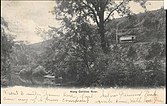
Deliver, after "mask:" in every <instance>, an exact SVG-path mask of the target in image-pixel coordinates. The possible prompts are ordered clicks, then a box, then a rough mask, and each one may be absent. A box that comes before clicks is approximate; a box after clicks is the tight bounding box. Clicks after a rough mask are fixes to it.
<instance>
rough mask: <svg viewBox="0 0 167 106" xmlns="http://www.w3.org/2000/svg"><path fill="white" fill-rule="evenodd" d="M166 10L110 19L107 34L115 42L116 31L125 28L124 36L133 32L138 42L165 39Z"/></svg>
mask: <svg viewBox="0 0 167 106" xmlns="http://www.w3.org/2000/svg"><path fill="white" fill-rule="evenodd" d="M165 15H166V13H165V11H164V10H163V9H159V10H154V11H147V12H146V13H140V14H134V15H131V16H127V17H122V18H116V19H113V20H110V21H109V22H108V24H107V25H106V30H107V33H106V34H107V36H108V38H109V39H110V40H111V42H112V43H115V36H116V31H122V30H124V34H123V36H126V35H127V34H129V33H130V34H133V35H135V36H136V37H137V41H138V42H153V41H161V42H162V41H163V42H164V38H165V27H166V26H165V21H166V20H165Z"/></svg>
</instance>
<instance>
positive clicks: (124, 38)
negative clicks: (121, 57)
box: [119, 35, 136, 43]
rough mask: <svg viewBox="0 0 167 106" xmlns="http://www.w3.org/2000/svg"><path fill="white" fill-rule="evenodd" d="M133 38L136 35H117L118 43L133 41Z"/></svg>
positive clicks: (134, 38)
mask: <svg viewBox="0 0 167 106" xmlns="http://www.w3.org/2000/svg"><path fill="white" fill-rule="evenodd" d="M135 40H136V36H134V35H129V36H121V37H119V43H125V42H135Z"/></svg>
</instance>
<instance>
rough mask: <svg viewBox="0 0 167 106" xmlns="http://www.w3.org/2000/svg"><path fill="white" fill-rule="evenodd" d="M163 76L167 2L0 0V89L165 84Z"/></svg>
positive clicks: (162, 85)
mask: <svg viewBox="0 0 167 106" xmlns="http://www.w3.org/2000/svg"><path fill="white" fill-rule="evenodd" d="M165 79H166V12H165V10H164V1H163V0H34V1H33V0H1V89H9V88H12V87H24V88H45V89H49V88H53V89H54V88H55V89H56V88H60V89H61V88H62V89H64V88H67V89H68V88H70V89H73V88H76V89H82V88H98V89H108V88H113V89H157V88H160V89H165V85H166V80H165ZM8 91H9V90H8ZM55 92H56V90H55ZM91 92H93V91H91ZM95 92H97V91H95ZM70 93H74V92H73V91H70ZM84 93H86V91H84ZM9 94H15V93H9ZM122 94H123V93H122ZM164 94H165V92H164ZM164 94H162V95H164ZM119 95H120V93H119ZM150 95H153V94H150ZM154 95H158V94H156V91H155V92H154ZM103 96H104V95H103ZM148 96H149V93H148ZM4 98H6V97H4ZM156 98H157V97H156ZM162 98H164V97H163V96H162ZM2 99H3V98H2ZM2 99H1V101H5V100H8V99H7V98H6V99H4V100H2ZM77 99H78V98H77ZM18 100H19V99H18ZM154 100H155V99H154ZM156 100H157V101H158V99H156ZM8 101H9V100H8ZM8 101H6V103H7V102H8ZM50 101H51V100H50ZM131 101H132V100H131ZM147 101H149V100H146V102H147ZM159 101H160V100H159ZM66 102H67V101H66ZM150 102H151V103H152V102H153V101H151V100H150ZM154 102H155V101H154ZM26 103H27V102H26ZM112 103H113V102H112ZM128 103H130V102H128ZM162 103H164V101H162Z"/></svg>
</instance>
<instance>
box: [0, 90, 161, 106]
mask: <svg viewBox="0 0 167 106" xmlns="http://www.w3.org/2000/svg"><path fill="white" fill-rule="evenodd" d="M11 89H12V90H11ZM163 93H164V90H163V89H142V90H140V89H118V90H116V89H97V90H94V89H93V90H92V89H85V90H80V89H63V90H61V89H56V88H55V89H54V90H53V89H52V90H50V89H45V88H41V89H38V88H37V89H35V88H34V89H33V88H31V89H28V88H26V87H25V88H22V89H20V90H19V89H14V88H10V89H9V88H6V89H5V88H2V98H1V101H2V103H73V104H75V103H97V104H131V103H132V104H134V103H135V104H136V103H142V104H143V103H146V104H147V103H148V104H153V103H164V97H163V95H164V94H163Z"/></svg>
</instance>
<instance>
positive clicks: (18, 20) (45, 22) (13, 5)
mask: <svg viewBox="0 0 167 106" xmlns="http://www.w3.org/2000/svg"><path fill="white" fill-rule="evenodd" d="M55 5H56V3H55V1H1V16H2V17H3V18H4V19H5V20H6V21H7V22H8V23H9V29H10V30H11V32H12V33H13V34H14V35H16V36H15V40H17V41H28V42H29V43H30V44H32V43H38V42H41V41H43V40H44V39H43V38H42V37H41V36H39V35H38V34H37V33H36V29H37V28H42V29H44V30H47V29H48V26H54V27H58V26H60V22H58V21H57V20H56V19H55V16H54V15H53V14H52V13H50V11H52V10H53V9H54V6H55ZM129 5H130V7H131V10H132V11H133V12H134V13H139V12H143V11H144V9H143V8H141V7H140V6H139V4H137V3H133V2H131V3H130V4H129ZM146 7H147V9H148V10H157V9H159V8H161V7H163V1H160V0H159V1H158V0H157V1H155V0H152V1H148V2H147V3H146ZM115 16H116V17H117V15H115Z"/></svg>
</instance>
